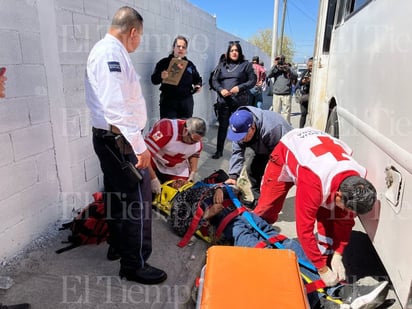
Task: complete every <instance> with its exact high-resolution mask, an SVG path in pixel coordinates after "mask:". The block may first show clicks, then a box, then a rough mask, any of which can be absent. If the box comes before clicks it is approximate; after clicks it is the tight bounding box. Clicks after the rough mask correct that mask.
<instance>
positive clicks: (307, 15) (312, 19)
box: [289, 1, 317, 23]
mask: <svg viewBox="0 0 412 309" xmlns="http://www.w3.org/2000/svg"><path fill="white" fill-rule="evenodd" d="M289 3H290V4H292V6H294V7H295V9H297V10H298V11H299V12H301V13H302V14H303V15H305V16H306V17H307V18H308V19H310V20H311V21H313V22H314V23H316V22H317V21H316V19H314V18H313V17H312V16H311V15H309V14H308V13H307V12H306V11H304V10H303V9H301V8H300V7H298V6H297V5H296V4H295V3H293V1H290V2H289Z"/></svg>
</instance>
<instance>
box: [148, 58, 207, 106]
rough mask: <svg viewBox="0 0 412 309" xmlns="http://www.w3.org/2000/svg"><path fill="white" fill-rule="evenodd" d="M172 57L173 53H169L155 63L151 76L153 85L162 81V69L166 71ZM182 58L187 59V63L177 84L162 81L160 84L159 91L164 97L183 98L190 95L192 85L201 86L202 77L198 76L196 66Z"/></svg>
mask: <svg viewBox="0 0 412 309" xmlns="http://www.w3.org/2000/svg"><path fill="white" fill-rule="evenodd" d="M172 58H173V55H169V57H167V58H163V59H161V60H160V61H159V62H158V63H157V64H156V67H155V69H154V72H153V74H152V76H151V79H152V83H153V85H159V84H160V83H162V77H161V74H162V71H167V68H168V67H169V63H170V61H171V60H172ZM183 60H186V61H188V64H187V66H186V70H185V72H184V73H183V75H182V78H181V80H180V82H179V84H178V85H177V86H174V85H169V84H163V83H162V84H161V85H160V91H161V92H162V95H163V96H164V97H166V98H175V99H178V98H185V97H187V96H190V95H192V91H193V86H197V85H198V86H202V77H200V75H199V72H198V71H197V69H196V66H195V65H194V64H193V62H192V61H190V60H188V59H187V58H186V57H184V58H183Z"/></svg>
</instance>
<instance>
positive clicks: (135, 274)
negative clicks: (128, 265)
mask: <svg viewBox="0 0 412 309" xmlns="http://www.w3.org/2000/svg"><path fill="white" fill-rule="evenodd" d="M119 276H120V278H121V279H123V278H126V279H127V280H129V281H135V282H138V283H142V284H158V283H161V282H163V281H165V280H166V279H167V274H166V273H165V272H164V271H163V270H161V269H158V268H156V267H153V266H150V265H149V264H147V263H146V264H145V266H144V267H142V268H139V269H137V270H130V269H120V272H119Z"/></svg>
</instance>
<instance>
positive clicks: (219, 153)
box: [212, 151, 223, 159]
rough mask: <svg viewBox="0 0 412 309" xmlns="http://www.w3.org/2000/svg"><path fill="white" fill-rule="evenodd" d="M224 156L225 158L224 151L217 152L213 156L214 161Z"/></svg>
mask: <svg viewBox="0 0 412 309" xmlns="http://www.w3.org/2000/svg"><path fill="white" fill-rule="evenodd" d="M222 156H223V152H222V151H216V152H215V154H214V155H213V156H212V159H219V158H220V157H222Z"/></svg>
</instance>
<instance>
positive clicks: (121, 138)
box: [85, 6, 167, 284]
mask: <svg viewBox="0 0 412 309" xmlns="http://www.w3.org/2000/svg"><path fill="white" fill-rule="evenodd" d="M142 35H143V17H142V16H141V15H140V14H139V13H138V12H137V11H136V10H135V9H133V8H131V7H128V6H124V7H122V8H120V9H119V10H118V11H117V12H116V13H115V15H114V17H113V19H112V23H111V26H110V28H109V30H108V33H107V34H106V35H105V37H104V38H103V39H101V40H100V41H99V42H97V43H96V44H95V45H94V46H93V48H92V50H91V51H90V53H89V56H88V59H87V66H86V76H85V94H86V103H87V106H88V107H89V109H90V115H91V124H92V126H93V129H92V130H93V147H94V151H95V152H96V155H97V157H98V158H99V161H100V166H101V169H102V171H103V181H104V191H105V192H104V204H105V210H106V220H107V223H108V227H109V234H110V235H109V238H108V243H109V245H110V247H109V251H108V252H107V259H109V260H116V259H119V258H120V271H119V276H120V278H123V277H125V278H126V279H127V280H129V281H135V282H138V283H142V284H158V283H161V282H163V281H165V280H166V278H167V275H166V273H165V272H164V271H163V270H161V269H158V268H156V267H153V266H151V265H149V264H148V263H147V260H148V259H149V257H150V255H151V253H152V218H151V205H152V192H151V188H150V176H149V171H148V167H149V165H150V160H151V156H150V152H149V150H148V149H147V147H146V144H145V142H144V138H143V136H142V131H143V129H144V128H145V126H146V122H147V109H146V102H145V99H144V97H143V94H142V88H141V85H140V82H139V80H140V76H139V75H138V74H137V73H136V71H135V68H134V66H133V63H132V59H131V58H130V55H129V54H130V53H132V52H134V51H135V50H136V49H137V48H138V47H139V45H140V42H141V39H142ZM139 175H140V176H139Z"/></svg>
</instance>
